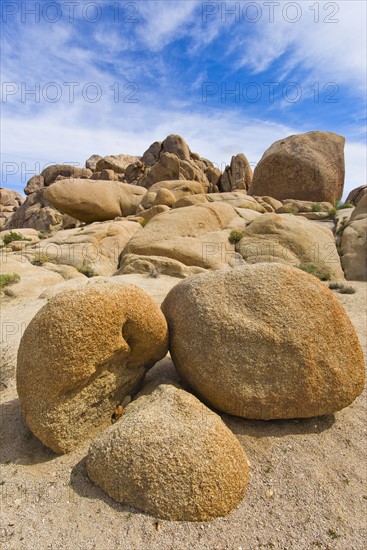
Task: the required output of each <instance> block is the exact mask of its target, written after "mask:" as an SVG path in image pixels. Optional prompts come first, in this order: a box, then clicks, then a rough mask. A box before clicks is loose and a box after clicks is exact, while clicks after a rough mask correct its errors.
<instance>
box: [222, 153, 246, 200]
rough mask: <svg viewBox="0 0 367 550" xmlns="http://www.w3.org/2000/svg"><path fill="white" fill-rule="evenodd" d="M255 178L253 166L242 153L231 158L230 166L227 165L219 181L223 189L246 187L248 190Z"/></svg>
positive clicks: (230, 189) (232, 189) (231, 189)
mask: <svg viewBox="0 0 367 550" xmlns="http://www.w3.org/2000/svg"><path fill="white" fill-rule="evenodd" d="M252 178H253V173H252V168H251V166H250V164H249V162H248V160H247V158H246V157H245V155H243V154H242V153H240V154H239V155H235V156H233V157H232V159H231V164H230V166H226V169H225V170H224V172H223V174H222V176H221V178H220V183H219V188H220V190H221V191H235V190H236V189H245V191H247V190H248V189H249V187H250V185H251V182H252Z"/></svg>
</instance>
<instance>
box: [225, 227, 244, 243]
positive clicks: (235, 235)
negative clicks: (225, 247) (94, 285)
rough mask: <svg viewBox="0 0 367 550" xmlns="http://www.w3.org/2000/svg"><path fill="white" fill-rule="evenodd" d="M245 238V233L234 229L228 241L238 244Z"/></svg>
mask: <svg viewBox="0 0 367 550" xmlns="http://www.w3.org/2000/svg"><path fill="white" fill-rule="evenodd" d="M243 236H244V232H243V231H238V230H237V229H234V230H233V231H231V233H230V235H229V237H228V240H229V242H230V243H231V244H237V243H239V242H240V240H241V239H242V237H243Z"/></svg>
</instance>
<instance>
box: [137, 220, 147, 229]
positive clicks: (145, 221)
mask: <svg viewBox="0 0 367 550" xmlns="http://www.w3.org/2000/svg"><path fill="white" fill-rule="evenodd" d="M139 223H140V225H141V226H142V227H145V226H146V225H147V223H148V220H140V222H139Z"/></svg>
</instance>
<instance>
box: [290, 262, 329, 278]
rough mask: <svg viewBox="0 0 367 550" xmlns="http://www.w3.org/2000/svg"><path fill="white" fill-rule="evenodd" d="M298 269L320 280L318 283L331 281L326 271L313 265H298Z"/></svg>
mask: <svg viewBox="0 0 367 550" xmlns="http://www.w3.org/2000/svg"><path fill="white" fill-rule="evenodd" d="M298 269H301V270H302V271H305V272H306V273H309V274H310V275H314V276H315V277H317V278H318V279H320V281H330V279H331V276H330V273H329V272H328V271H326V270H325V269H323V268H322V267H320V266H318V265H316V264H313V263H306V264H299V266H298Z"/></svg>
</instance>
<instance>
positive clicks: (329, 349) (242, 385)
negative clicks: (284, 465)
mask: <svg viewBox="0 0 367 550" xmlns="http://www.w3.org/2000/svg"><path fill="white" fill-rule="evenodd" d="M162 309H163V312H164V314H165V315H166V318H167V321H168V326H169V332H170V351H171V356H172V359H173V361H174V364H175V366H176V368H177V370H178V372H179V373H180V375H181V376H183V377H184V378H185V379H186V380H187V381H188V382H189V384H190V385H191V386H192V388H193V389H194V390H195V391H196V392H197V393H198V394H199V395H200V396H202V397H203V398H204V400H206V401H207V402H208V403H210V404H211V405H213V406H215V407H216V408H218V409H220V410H221V411H224V412H226V413H229V414H232V415H236V416H241V417H244V418H253V419H263V420H269V419H282V418H283V419H285V418H302V417H312V416H318V415H325V414H331V413H333V412H335V411H338V410H340V409H342V408H344V407H346V406H348V405H350V404H351V403H352V402H353V401H354V399H355V398H356V397H357V396H358V395H359V394H360V393H361V392H362V390H363V387H364V381H365V374H364V361H363V354H362V350H361V347H360V344H359V341H358V337H357V334H356V331H355V329H354V327H353V325H352V323H351V321H350V319H349V317H348V316H347V314H346V312H345V310H344V309H343V307H342V306H341V305H340V303H339V302H338V300H337V298H336V297H335V296H334V295H333V293H332V292H331V291H330V290H329V289H328V288H327V287H326V286H325V285H324V284H323V283H322V282H320V281H319V280H318V279H317V278H316V277H314V276H312V275H309V274H307V273H304V272H303V271H301V270H299V269H296V268H294V267H291V266H287V265H283V264H275V263H274V264H270V263H264V264H255V265H251V266H244V267H238V268H235V269H232V270H228V269H226V270H221V271H217V272H214V273H213V272H210V273H205V274H200V275H197V276H196V277H192V278H189V279H187V280H185V281H183V282H180V283H179V284H178V285H176V286H175V287H174V288H173V289H172V290H171V291H170V292H169V294H168V295H167V297H166V299H165V300H164V302H163V304H162Z"/></svg>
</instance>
